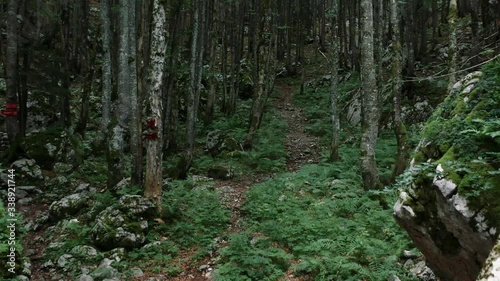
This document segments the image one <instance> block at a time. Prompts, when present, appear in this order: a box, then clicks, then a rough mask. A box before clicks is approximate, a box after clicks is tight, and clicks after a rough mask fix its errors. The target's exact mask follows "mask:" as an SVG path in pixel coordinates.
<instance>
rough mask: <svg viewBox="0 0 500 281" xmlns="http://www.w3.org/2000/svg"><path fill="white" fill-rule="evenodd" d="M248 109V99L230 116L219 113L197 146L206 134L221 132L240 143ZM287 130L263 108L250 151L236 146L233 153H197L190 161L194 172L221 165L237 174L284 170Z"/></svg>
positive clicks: (269, 109)
mask: <svg viewBox="0 0 500 281" xmlns="http://www.w3.org/2000/svg"><path fill="white" fill-rule="evenodd" d="M250 109H251V100H248V101H241V103H240V104H239V105H238V109H237V112H236V113H235V114H234V115H232V116H225V115H222V114H221V113H219V116H217V118H216V119H215V121H214V123H213V124H212V125H211V126H210V127H208V128H205V130H203V131H202V132H201V133H200V138H199V140H198V143H205V136H206V133H208V132H210V131H212V130H221V131H222V132H223V133H224V135H225V136H226V138H227V139H234V140H236V141H237V142H239V143H240V144H241V143H242V142H243V141H244V139H245V137H246V134H247V130H248V121H249V116H250ZM287 130H288V128H287V124H286V122H285V121H283V120H282V119H281V118H279V117H278V113H277V112H276V111H274V110H272V109H271V108H266V112H265V113H264V116H263V120H262V125H261V127H260V129H259V130H258V132H257V137H256V139H255V144H254V147H253V149H252V150H250V151H243V150H242V149H241V147H238V148H237V149H236V150H234V151H223V152H222V153H221V154H219V155H217V156H216V157H212V156H210V155H209V154H207V153H203V152H201V151H200V154H201V155H199V156H197V157H196V158H195V159H194V161H193V171H194V172H195V173H202V174H203V173H205V172H206V171H207V170H208V169H209V168H212V167H215V166H220V165H222V166H225V167H227V168H230V169H232V170H234V171H236V173H237V174H240V175H241V174H252V173H269V172H281V171H284V170H285V167H286V165H285V161H286V151H285V147H284V140H285V136H286V132H287ZM238 146H239V145H238Z"/></svg>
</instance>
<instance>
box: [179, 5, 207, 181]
mask: <svg viewBox="0 0 500 281" xmlns="http://www.w3.org/2000/svg"><path fill="white" fill-rule="evenodd" d="M192 4H193V8H194V15H193V37H192V41H191V63H190V86H189V93H188V98H187V108H186V111H187V112H186V149H185V153H184V159H182V160H181V161H180V163H179V164H180V165H179V169H180V170H179V177H180V178H186V176H187V172H188V171H189V168H191V165H192V162H193V154H194V145H195V137H196V119H197V113H198V104H199V99H200V88H201V87H200V86H201V78H202V70H203V52H204V50H203V45H204V43H203V39H204V37H203V33H204V31H205V30H204V23H205V8H206V7H205V0H196V1H193V3H192Z"/></svg>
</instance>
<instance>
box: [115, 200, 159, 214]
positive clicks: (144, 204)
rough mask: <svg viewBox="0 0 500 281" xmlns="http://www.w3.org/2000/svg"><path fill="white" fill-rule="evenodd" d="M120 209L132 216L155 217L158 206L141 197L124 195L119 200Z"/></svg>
mask: <svg viewBox="0 0 500 281" xmlns="http://www.w3.org/2000/svg"><path fill="white" fill-rule="evenodd" d="M118 204H119V209H120V210H122V211H124V212H126V213H127V214H129V215H132V216H150V215H154V213H155V211H156V206H155V205H154V204H153V202H151V200H149V199H147V198H145V197H142V196H140V195H124V196H122V197H121V198H120V200H119V203H118Z"/></svg>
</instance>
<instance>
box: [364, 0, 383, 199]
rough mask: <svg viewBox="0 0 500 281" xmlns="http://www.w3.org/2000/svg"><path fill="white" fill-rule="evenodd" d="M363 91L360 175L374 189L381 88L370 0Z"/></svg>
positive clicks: (368, 1)
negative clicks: (377, 71) (378, 79)
mask: <svg viewBox="0 0 500 281" xmlns="http://www.w3.org/2000/svg"><path fill="white" fill-rule="evenodd" d="M361 13H362V21H361V29H362V30H361V32H362V41H361V66H362V67H361V81H362V82H361V90H362V99H361V106H362V113H363V121H362V125H363V135H362V138H361V176H362V178H363V185H364V187H365V189H375V188H377V187H378V185H379V177H378V172H377V166H376V162H375V145H376V144H377V135H378V120H379V108H378V102H377V100H378V90H377V79H376V77H375V69H376V65H375V59H374V50H373V47H374V40H373V5H372V1H371V0H361Z"/></svg>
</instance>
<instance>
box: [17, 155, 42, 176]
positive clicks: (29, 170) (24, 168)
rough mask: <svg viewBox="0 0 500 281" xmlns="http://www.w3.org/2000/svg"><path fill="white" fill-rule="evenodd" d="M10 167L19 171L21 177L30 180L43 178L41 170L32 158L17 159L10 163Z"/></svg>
mask: <svg viewBox="0 0 500 281" xmlns="http://www.w3.org/2000/svg"><path fill="white" fill-rule="evenodd" d="M11 168H12V169H14V170H15V171H16V173H20V174H21V176H22V177H27V178H28V179H31V180H43V175H42V170H41V169H40V166H38V165H37V164H36V162H35V160H33V159H19V160H17V161H15V162H14V163H12V165H11Z"/></svg>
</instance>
